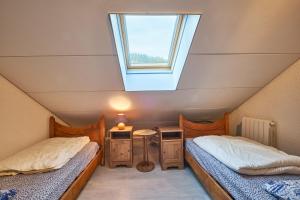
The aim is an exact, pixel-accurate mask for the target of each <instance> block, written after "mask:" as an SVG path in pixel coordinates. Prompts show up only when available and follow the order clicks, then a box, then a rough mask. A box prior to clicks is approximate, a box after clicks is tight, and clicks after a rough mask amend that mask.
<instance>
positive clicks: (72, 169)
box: [0, 142, 99, 200]
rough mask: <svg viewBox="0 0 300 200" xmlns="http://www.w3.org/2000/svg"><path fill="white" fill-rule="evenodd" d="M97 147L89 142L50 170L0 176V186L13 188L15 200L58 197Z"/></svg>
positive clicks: (52, 198)
mask: <svg viewBox="0 0 300 200" xmlns="http://www.w3.org/2000/svg"><path fill="white" fill-rule="evenodd" d="M98 149H99V146H98V144H97V143H96V142H90V143H88V144H87V145H85V146H84V147H83V149H82V150H81V151H80V152H78V153H77V154H76V155H75V156H74V157H73V158H72V159H71V160H70V161H69V162H68V163H67V164H66V165H64V166H63V167H62V168H60V169H58V170H55V171H52V172H47V173H40V174H32V175H24V174H19V175H16V176H6V177H0V188H1V189H15V190H16V191H17V194H16V196H15V197H14V199H15V200H21V199H22V200H24V199H26V200H27V199H31V200H50V199H51V200H55V199H59V198H60V197H61V195H62V194H63V193H64V192H65V191H66V190H67V189H68V187H69V186H70V185H71V184H72V182H73V181H74V180H75V179H76V177H77V176H78V175H79V174H80V173H81V172H82V171H83V170H84V169H85V168H86V166H87V165H88V164H89V162H90V161H91V160H92V159H93V158H94V156H95V155H96V153H97V151H98Z"/></svg>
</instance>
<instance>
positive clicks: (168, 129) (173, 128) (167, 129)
mask: <svg viewBox="0 0 300 200" xmlns="http://www.w3.org/2000/svg"><path fill="white" fill-rule="evenodd" d="M159 131H161V132H182V131H183V130H182V129H181V128H179V127H177V126H170V127H159Z"/></svg>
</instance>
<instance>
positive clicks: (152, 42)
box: [124, 15, 178, 67]
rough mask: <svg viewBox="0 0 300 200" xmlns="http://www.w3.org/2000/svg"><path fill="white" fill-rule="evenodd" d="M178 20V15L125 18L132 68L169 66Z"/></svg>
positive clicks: (131, 16)
mask: <svg viewBox="0 0 300 200" xmlns="http://www.w3.org/2000/svg"><path fill="white" fill-rule="evenodd" d="M177 18H178V16H177V15H125V16H124V20H125V26H126V29H125V30H126V33H125V34H126V35H127V47H128V51H129V52H128V58H129V65H130V66H131V67H134V66H144V67H147V66H151V67H154V66H158V67H159V66H168V64H169V59H170V58H169V55H170V50H171V46H172V41H173V36H174V31H175V30H176V25H177ZM130 66H129V67H130Z"/></svg>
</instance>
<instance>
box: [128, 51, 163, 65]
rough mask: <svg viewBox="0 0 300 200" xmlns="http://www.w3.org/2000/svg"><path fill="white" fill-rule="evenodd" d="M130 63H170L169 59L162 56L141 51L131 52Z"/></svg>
mask: <svg viewBox="0 0 300 200" xmlns="http://www.w3.org/2000/svg"><path fill="white" fill-rule="evenodd" d="M129 59H130V63H131V64H133V65H137V64H164V65H166V64H168V60H167V59H165V58H163V57H160V56H149V55H147V54H141V53H130V55H129Z"/></svg>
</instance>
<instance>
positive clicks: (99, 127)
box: [49, 116, 105, 200]
mask: <svg viewBox="0 0 300 200" xmlns="http://www.w3.org/2000/svg"><path fill="white" fill-rule="evenodd" d="M49 135H50V138H52V137H79V136H89V138H90V140H91V141H94V142H97V143H98V144H99V146H100V149H99V151H98V152H97V153H96V155H95V157H94V158H93V159H92V160H91V161H90V163H89V164H88V165H87V167H86V168H85V169H84V170H83V171H82V172H81V173H80V174H79V176H78V177H77V178H76V179H75V180H74V181H73V183H72V184H71V185H70V186H69V188H68V189H67V190H66V191H65V193H63V194H62V196H61V198H60V199H61V200H73V199H76V198H77V197H78V195H79V194H80V192H81V190H82V188H83V187H84V186H85V184H86V183H87V181H88V180H89V178H90V177H91V175H92V174H93V172H94V171H95V170H96V168H97V166H98V165H99V164H101V165H104V149H105V148H104V142H105V121H104V117H103V116H101V117H100V118H99V121H98V122H97V123H96V124H93V125H89V126H86V127H82V128H73V127H68V126H64V125H61V124H59V123H57V122H56V121H55V118H54V117H50V124H49Z"/></svg>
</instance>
